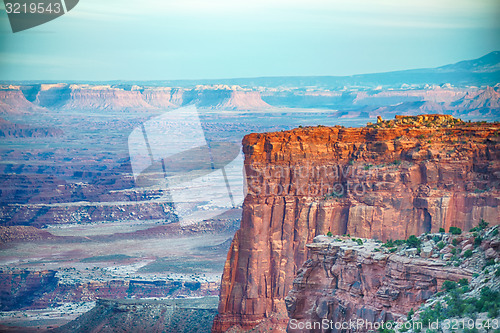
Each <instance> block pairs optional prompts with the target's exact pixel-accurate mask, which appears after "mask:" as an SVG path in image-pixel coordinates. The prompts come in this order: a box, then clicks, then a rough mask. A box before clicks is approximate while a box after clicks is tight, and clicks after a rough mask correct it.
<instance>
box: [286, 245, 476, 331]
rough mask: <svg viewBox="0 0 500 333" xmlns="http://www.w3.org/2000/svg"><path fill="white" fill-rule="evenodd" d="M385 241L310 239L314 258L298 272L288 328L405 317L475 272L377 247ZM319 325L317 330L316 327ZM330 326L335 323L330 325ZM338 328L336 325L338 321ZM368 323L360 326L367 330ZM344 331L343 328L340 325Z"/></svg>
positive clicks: (287, 300) (293, 329)
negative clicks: (448, 285) (360, 242)
mask: <svg viewBox="0 0 500 333" xmlns="http://www.w3.org/2000/svg"><path fill="white" fill-rule="evenodd" d="M378 246H380V244H377V243H376V242H373V241H368V242H367V241H366V240H365V242H364V244H363V245H358V244H357V243H356V242H354V241H351V240H349V239H344V240H340V239H332V238H330V237H325V236H318V237H316V238H315V239H314V243H313V244H308V245H307V247H308V248H309V251H310V258H311V259H310V260H307V261H306V262H305V263H304V265H303V266H302V268H301V269H300V270H299V271H298V273H297V278H296V279H295V281H294V288H293V290H292V291H291V292H290V293H289V295H288V296H287V298H286V302H287V306H288V310H289V314H290V318H291V319H293V321H290V325H289V327H288V331H289V332H323V331H327V330H321V329H320V326H319V324H314V323H318V322H320V323H324V322H325V321H324V320H326V322H328V323H330V322H333V323H339V324H341V323H346V322H349V321H350V320H352V321H354V322H357V320H358V319H362V320H363V321H365V322H367V323H375V322H387V321H390V320H394V321H397V320H398V319H405V318H406V314H407V313H408V312H409V311H410V310H411V309H417V308H418V307H419V305H420V304H422V303H423V302H424V301H425V300H427V299H429V298H430V297H431V295H433V294H434V293H436V292H437V291H438V290H441V285H442V284H443V282H444V281H446V280H449V281H455V282H456V281H458V280H460V279H464V278H465V279H468V280H469V279H470V278H471V277H472V271H469V270H466V269H462V268H459V267H449V266H445V265H446V262H445V261H442V260H440V259H423V258H419V257H417V258H409V257H406V256H401V255H398V254H388V253H381V252H375V251H374V249H375V248H377V249H378V250H380V248H379V247H378ZM314 325H317V326H316V329H311V328H312V327H314ZM329 325H330V324H329ZM333 327H335V326H333ZM368 329H369V326H368V325H367V326H366V327H365V326H363V327H361V326H360V328H359V330H357V331H360V332H366V331H367V330H368ZM338 331H340V330H338Z"/></svg>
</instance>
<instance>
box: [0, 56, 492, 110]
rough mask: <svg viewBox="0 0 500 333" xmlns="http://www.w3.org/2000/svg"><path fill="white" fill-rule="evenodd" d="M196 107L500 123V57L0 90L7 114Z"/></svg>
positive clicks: (27, 85)
mask: <svg viewBox="0 0 500 333" xmlns="http://www.w3.org/2000/svg"><path fill="white" fill-rule="evenodd" d="M185 105H196V106H197V107H199V108H203V109H212V110H241V111H266V110H270V109H276V108H292V109H293V108H302V109H323V110H331V111H335V112H337V116H338V117H347V118H353V117H362V118H367V117H374V116H377V115H383V116H386V117H387V116H389V117H392V116H393V115H394V114H408V115H410V114H411V115H414V114H419V113H448V114H453V115H454V116H456V117H465V118H469V119H471V118H473V119H492V120H497V119H498V118H499V117H500V52H499V51H496V52H492V53H489V54H487V55H485V56H484V57H481V58H479V59H475V60H467V61H461V62H458V63H456V64H452V65H446V66H442V67H438V68H430V69H416V70H407V71H397V72H389V73H380V74H365V75H353V76H343V77H340V76H338V77H337V76H321V77H318V76H310V77H262V78H241V79H224V80H197V81H151V82H144V81H142V82H128V81H111V82H94V83H77V82H57V83H48V82H42V83H39V82H21V83H18V84H4V85H0V114H3V115H23V114H36V113H38V112H40V111H41V110H88V111H93V110H107V111H119V112H129V111H130V112H137V111H149V110H159V111H161V110H167V109H171V108H176V107H179V106H185Z"/></svg>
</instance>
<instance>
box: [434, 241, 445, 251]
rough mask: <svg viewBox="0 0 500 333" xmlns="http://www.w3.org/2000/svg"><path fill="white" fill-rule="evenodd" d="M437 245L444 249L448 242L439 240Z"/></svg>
mask: <svg viewBox="0 0 500 333" xmlns="http://www.w3.org/2000/svg"><path fill="white" fill-rule="evenodd" d="M436 246H437V247H438V249H440V250H442V249H443V248H444V247H445V246H446V244H445V243H444V242H439V243H437V245H436Z"/></svg>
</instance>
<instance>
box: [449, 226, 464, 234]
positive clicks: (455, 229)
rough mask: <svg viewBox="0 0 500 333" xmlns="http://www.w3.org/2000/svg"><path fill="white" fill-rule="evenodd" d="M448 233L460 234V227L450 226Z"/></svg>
mask: <svg viewBox="0 0 500 333" xmlns="http://www.w3.org/2000/svg"><path fill="white" fill-rule="evenodd" d="M449 233H450V234H452V235H460V234H461V233H462V229H460V228H458V227H450V230H449Z"/></svg>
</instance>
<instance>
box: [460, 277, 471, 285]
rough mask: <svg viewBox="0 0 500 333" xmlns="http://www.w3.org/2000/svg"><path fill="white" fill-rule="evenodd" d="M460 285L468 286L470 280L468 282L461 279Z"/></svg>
mask: <svg viewBox="0 0 500 333" xmlns="http://www.w3.org/2000/svg"><path fill="white" fill-rule="evenodd" d="M458 284H459V285H461V286H468V285H469V280H467V279H466V278H463V279H460V280H458Z"/></svg>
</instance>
